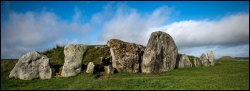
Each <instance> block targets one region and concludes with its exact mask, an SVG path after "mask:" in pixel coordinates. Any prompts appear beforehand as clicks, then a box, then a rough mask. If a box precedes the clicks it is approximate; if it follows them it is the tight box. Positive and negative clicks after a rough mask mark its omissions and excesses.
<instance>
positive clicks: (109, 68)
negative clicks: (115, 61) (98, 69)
mask: <svg viewBox="0 0 250 91" xmlns="http://www.w3.org/2000/svg"><path fill="white" fill-rule="evenodd" d="M104 71H105V73H106V74H114V68H113V66H112V65H108V66H104Z"/></svg>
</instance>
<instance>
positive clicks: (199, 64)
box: [194, 57, 201, 67]
mask: <svg viewBox="0 0 250 91" xmlns="http://www.w3.org/2000/svg"><path fill="white" fill-rule="evenodd" d="M194 66H195V67H200V66H201V63H200V61H199V59H198V58H196V57H194Z"/></svg>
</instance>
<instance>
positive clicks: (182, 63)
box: [175, 54, 192, 68]
mask: <svg viewBox="0 0 250 91" xmlns="http://www.w3.org/2000/svg"><path fill="white" fill-rule="evenodd" d="M175 66H176V67H175V68H188V67H192V63H191V62H190V60H189V58H188V56H187V55H186V54H179V55H178V56H177V60H176V65H175Z"/></svg>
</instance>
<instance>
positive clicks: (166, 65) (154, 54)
mask: <svg viewBox="0 0 250 91" xmlns="http://www.w3.org/2000/svg"><path fill="white" fill-rule="evenodd" d="M177 54H178V49H177V47H176V45H175V42H174V40H173V38H172V37H171V36H170V35H169V34H167V33H165V32H162V31H156V32H153V33H152V34H151V36H150V38H149V41H148V44H147V47H146V49H145V51H144V54H143V60H142V65H141V67H142V68H141V70H142V72H144V73H156V72H161V71H168V70H172V69H174V68H175V64H176V57H177Z"/></svg>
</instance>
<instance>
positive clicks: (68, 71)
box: [61, 44, 87, 77]
mask: <svg viewBox="0 0 250 91" xmlns="http://www.w3.org/2000/svg"><path fill="white" fill-rule="evenodd" d="M86 50H87V46H86V45H83V44H76V45H74V44H68V45H66V46H65V47H64V55H65V58H64V64H63V68H62V74H61V75H62V77H70V76H75V75H77V74H79V73H80V72H81V70H82V60H83V55H84V53H85V52H86Z"/></svg>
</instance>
